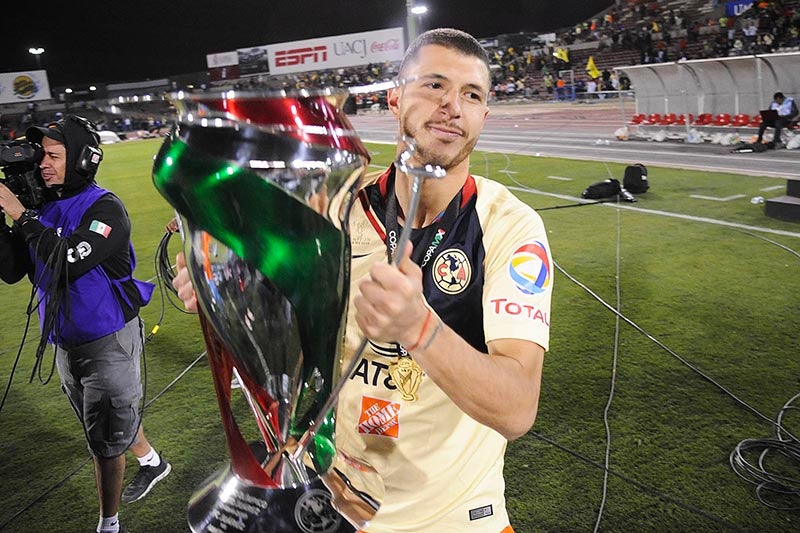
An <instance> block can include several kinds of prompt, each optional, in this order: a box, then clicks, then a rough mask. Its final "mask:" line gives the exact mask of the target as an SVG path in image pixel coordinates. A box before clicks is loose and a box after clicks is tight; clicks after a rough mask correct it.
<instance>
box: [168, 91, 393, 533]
mask: <svg viewBox="0 0 800 533" xmlns="http://www.w3.org/2000/svg"><path fill="white" fill-rule="evenodd" d="M347 95H348V94H347V93H346V92H343V91H342V92H336V91H331V90H321V91H317V92H313V93H312V92H308V91H298V92H296V93H287V92H285V91H280V92H265V91H251V92H235V91H228V92H225V93H218V94H213V93H203V94H182V93H181V94H176V95H173V96H172V98H171V100H172V103H173V104H174V105H175V108H176V111H177V114H178V116H177V120H176V123H175V126H174V127H173V129H172V131H171V133H170V134H169V136H168V137H167V138H166V139H165V141H164V143H163V144H162V146H161V149H160V150H159V152H158V154H157V156H156V158H155V161H154V166H153V181H154V184H155V186H156V188H157V189H158V190H159V192H160V193H161V194H162V195H163V196H164V197H165V198H166V199H167V201H168V202H169V203H170V204H171V205H172V206H173V207H174V208H175V210H176V212H177V213H178V214H179V215H180V221H181V234H182V236H183V240H184V252H185V255H186V262H187V266H188V269H189V273H190V277H191V279H192V283H193V285H194V289H195V292H196V294H197V300H198V304H199V315H200V323H201V327H202V329H203V334H204V338H205V342H206V348H207V352H208V358H209V362H210V367H211V372H212V378H213V382H214V387H215V391H216V396H217V400H218V403H219V408H220V414H221V418H222V426H223V429H224V431H225V436H226V440H227V444H228V449H229V453H230V462H229V464H228V465H227V466H226V467H225V468H223V469H222V470H221V471H220V472H217V473H215V474H214V475H212V476H211V477H210V478H209V479H208V480H206V481H205V482H204V483H203V485H202V486H201V487H200V488H199V489H198V490H197V491H196V492H195V493H194V494H193V496H192V498H191V499H190V501H189V505H188V511H187V518H188V522H189V526H190V527H191V529H192V531H252V532H265V531H290V532H292V531H296V532H299V533H333V532H339V531H342V532H344V531H354V530H355V529H357V528H360V527H362V526H363V525H364V524H365V523H366V522H367V521H368V520H369V519H370V518H371V517H372V516H373V515H374V514H375V512H376V511H377V509H378V507H379V505H380V500H381V498H382V496H383V483H382V481H381V480H380V477H379V476H378V475H377V474H376V472H375V471H374V470H373V469H372V468H371V467H370V466H369V465H368V464H366V463H364V462H361V461H359V460H358V458H357V457H354V456H352V455H350V454H348V453H347V451H346V450H340V449H337V447H336V443H335V439H334V433H335V420H336V417H335V400H336V395H337V392H338V389H337V385H338V386H339V387H340V386H341V385H342V383H341V380H342V379H343V375H342V357H343V355H342V353H341V351H342V347H343V338H344V326H345V320H346V311H347V297H348V291H349V288H348V286H349V280H350V271H349V267H350V237H349V228H348V217H349V212H350V209H351V207H352V203H353V201H354V198H355V194H356V192H357V189H358V187H359V185H360V181H361V178H362V176H363V174H364V171H365V169H366V165H367V163H368V161H369V155H368V153H367V151H366V149H365V148H364V146H363V144H362V143H361V141H360V139H359V138H358V136H357V135H356V134H355V133H354V132H353V130H352V127H351V126H350V123H349V121H348V120H347V118H346V116H345V115H344V114H343V113H342V111H341V109H342V104H343V103H344V101H345V99H346V98H347ZM233 377H236V379H238V380H239V383H240V384H241V392H242V394H243V396H244V398H245V401H246V404H247V407H248V408H249V411H250V414H252V417H253V420H252V421H254V422H255V424H254V426H255V428H256V430H257V431H256V433H257V438H256V439H254V440H248V439H247V438H246V437H245V433H244V432H243V430H242V428H241V425H240V423H239V421H238V420H237V419H236V417H235V416H234V414H233V405H232V392H231V379H232V378H233ZM252 421H251V422H252Z"/></svg>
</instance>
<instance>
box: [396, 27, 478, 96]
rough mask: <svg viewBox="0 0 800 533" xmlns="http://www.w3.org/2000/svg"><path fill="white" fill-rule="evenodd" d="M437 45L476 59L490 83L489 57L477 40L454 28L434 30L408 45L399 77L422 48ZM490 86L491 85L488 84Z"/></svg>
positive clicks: (421, 35)
mask: <svg viewBox="0 0 800 533" xmlns="http://www.w3.org/2000/svg"><path fill="white" fill-rule="evenodd" d="M434 44H435V45H439V46H442V47H444V48H448V49H450V50H455V51H457V52H460V53H462V54H464V55H466V56H471V57H476V58H478V59H480V60H481V61H482V62H483V64H484V65H486V72H487V78H488V81H490V82H491V69H490V68H489V56H488V54H487V53H486V50H485V49H484V48H483V46H481V43H479V42H478V40H477V39H476V38H475V37H473V36H472V35H470V34H469V33H467V32H465V31H461V30H456V29H454V28H436V29H433V30H428V31H426V32H425V33H422V34H420V35H419V36H418V37H417V38H416V39H414V41H413V42H412V43H411V44H410V45H408V49H406V53H405V55H404V56H403V61H402V63H400V73H399V74H400V77H401V78H402V77H404V74H405V71H406V70H407V68H408V66H409V65H410V64H412V63H413V62H414V61H415V60H416V59H417V57H418V56H419V51H420V49H421V48H422V47H423V46H430V45H434ZM490 85H491V83H490Z"/></svg>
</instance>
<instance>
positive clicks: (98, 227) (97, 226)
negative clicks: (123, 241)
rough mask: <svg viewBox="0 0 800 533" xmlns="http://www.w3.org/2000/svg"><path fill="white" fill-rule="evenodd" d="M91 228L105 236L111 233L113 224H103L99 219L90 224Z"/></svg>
mask: <svg viewBox="0 0 800 533" xmlns="http://www.w3.org/2000/svg"><path fill="white" fill-rule="evenodd" d="M89 229H90V230H92V231H93V232H95V233H99V234H100V235H102V236H103V237H108V234H109V233H111V226H109V225H108V224H103V223H102V222H100V221H99V220H92V223H91V224H90V225H89Z"/></svg>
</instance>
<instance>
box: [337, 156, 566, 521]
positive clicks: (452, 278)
mask: <svg viewBox="0 0 800 533" xmlns="http://www.w3.org/2000/svg"><path fill="white" fill-rule="evenodd" d="M391 180H393V169H392V168H390V169H389V170H388V171H387V172H386V173H384V174H383V175H382V176H381V177H380V178H379V180H378V182H377V183H375V184H373V185H370V186H369V187H367V188H366V189H364V190H363V191H361V194H360V198H359V200H360V201H358V202H356V204H357V205H356V206H355V207H354V208H353V212H352V215H351V222H350V229H351V242H352V257H353V260H352V272H351V276H352V278H351V294H350V298H351V301H352V298H353V297H354V296H355V294H356V291H357V290H358V288H357V287H358V281H359V280H360V279H361V278H362V277H364V276H366V275H368V273H369V270H370V267H371V266H372V264H374V263H375V262H376V261H386V260H387V252H386V244H385V241H384V239H385V238H386V229H385V227H384V225H383V220H384V217H385V212H386V200H385V198H386V194H387V182H388V181H391ZM454 201H455V202H456V203H458V204H459V210H458V215H457V217H456V218H455V222H454V224H452V227H450V228H448V230H447V231H446V233H442V234H441V235H440V241H439V242H438V244H436V246H435V249H434V251H433V253H432V254H429V255H430V257H429V258H428V261H427V262H426V263H425V266H424V267H423V278H424V279H423V290H424V293H425V297H426V300H427V301H428V304H429V305H430V306H431V307H432V308H433V309H434V310H435V311H436V313H437V314H438V315H439V316H440V317H441V318H442V320H443V321H444V322H445V323H446V324H447V325H448V326H450V327H451V328H453V329H454V330H455V331H456V332H458V333H459V334H460V335H461V336H462V337H463V338H464V339H466V340H467V342H469V343H470V344H471V345H472V346H473V347H475V348H476V349H478V350H480V351H482V352H484V353H486V352H487V348H486V343H487V342H489V341H491V340H495V339H500V338H515V339H524V340H528V341H533V342H536V343H538V344H539V345H541V346H542V347H543V348H545V350H546V349H547V348H548V339H549V329H550V301H551V294H552V283H553V266H552V261H551V259H550V249H549V245H548V242H547V236H546V234H545V229H544V226H543V224H542V221H541V218H540V217H539V215H538V214H536V213H535V212H534V211H533V210H532V209H531V208H529V207H528V206H526V205H525V204H523V203H522V202H521V201H519V200H518V199H517V198H516V197H514V196H513V195H512V194H511V193H510V192H509V191H508V190H507V189H506V188H505V187H503V186H501V185H499V184H497V183H495V182H493V181H490V180H487V179H485V178H480V177H475V178H473V177H470V178H468V180H467V182H466V184H465V185H464V188H463V189H462V191H461V193H460V200H458V201H456V200H454ZM430 235H431V232H430V231H427V232H426V231H425V228H422V229H420V230H414V232H413V235H412V241H414V246H415V250H416V249H417V248H419V249H420V250H425V249H428V248H429V242H428V239H429V238H430ZM423 239H424V241H423ZM431 242H433V241H431ZM421 261H422V262H424V260H421ZM354 314H355V309H354V308H353V306H352V305H351V306H350V309H349V316H348V322H347V336H346V347H345V358H346V359H348V360H349V358H350V357H352V355H353V354H354V352H355V350H356V349H357V347H358V345H359V342H360V340H361V331H360V330H359V328H358V325H357V324H356V321H355V318H354ZM397 350H398V348H397V346H396V345H380V344H378V343H373V342H370V343H369V345H368V347H367V349H366V350H365V352H364V354H363V355H362V356H361V358H360V360H359V361H358V362H357V364H356V366H355V370H354V371H353V373H352V374H351V375H350V376H349V378H348V382H347V384H346V385H345V386H344V389H343V391H342V393H341V396H340V398H339V403H338V409H337V422H336V425H337V436H336V439H337V445H339V446H341V447H342V449H345V450H347V451H348V452H349V453H353V454H355V455H357V456H358V455H360V456H361V457H362V458H363V459H365V460H366V461H367V462H368V463H370V464H371V465H372V466H373V467H374V468H375V469H376V470H377V471H378V472H379V473H380V474H381V477H382V478H383V480H384V482H385V484H386V494H385V498H384V501H383V504H382V505H381V508H380V510H379V511H378V513H377V515H376V516H375V517H374V519H373V520H372V521H371V522H370V524H369V525H368V526H367V527H366V528H365V531H368V532H370V533H384V532H386V533H388V532H413V533H425V532H436V533H442V532H445V531H447V532H449V531H459V532H462V531H481V532H497V533H499V532H500V531H502V530H503V528H505V527H506V526H507V525H508V524H509V520H508V515H507V513H506V509H505V498H504V489H505V483H504V480H503V456H504V453H505V449H506V444H507V441H506V440H505V438H504V437H503V436H502V435H500V434H499V433H497V432H496V431H494V430H492V429H490V428H488V427H486V426H484V425H482V424H479V423H477V422H475V421H474V420H473V419H472V418H470V417H469V416H467V415H466V414H464V413H463V412H462V411H461V410H460V409H459V408H458V407H456V406H455V404H453V402H452V401H450V399H449V398H448V397H447V396H446V395H445V394H444V393H443V392H442V391H441V390H440V389H439V388H438V387H437V386H436V385H435V384H434V383H433V381H432V380H431V379H427V378H424V379H423V380H422V384H421V386H420V388H419V391H418V394H417V396H418V399H417V400H416V401H414V402H407V401H404V400H403V399H402V398H401V394H400V393H399V392H398V391H397V390H396V388H395V386H394V384H393V383H392V382H391V379H390V377H389V374H388V371H387V370H388V367H389V364H390V363H391V362H392V361H394V360H395V358H396V357H397ZM487 357H488V355H487Z"/></svg>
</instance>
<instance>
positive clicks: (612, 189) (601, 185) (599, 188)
mask: <svg viewBox="0 0 800 533" xmlns="http://www.w3.org/2000/svg"><path fill="white" fill-rule="evenodd" d="M621 190H622V188H621V187H620V185H619V180H615V179H614V178H610V179H607V180H603V181H598V182H597V183H592V184H591V185H589V186H588V187H587V188H586V190H585V191H583V192H582V193H581V197H582V198H587V199H589V200H602V199H603V198H611V197H612V196H618V195H619V193H620V191H621Z"/></svg>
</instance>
